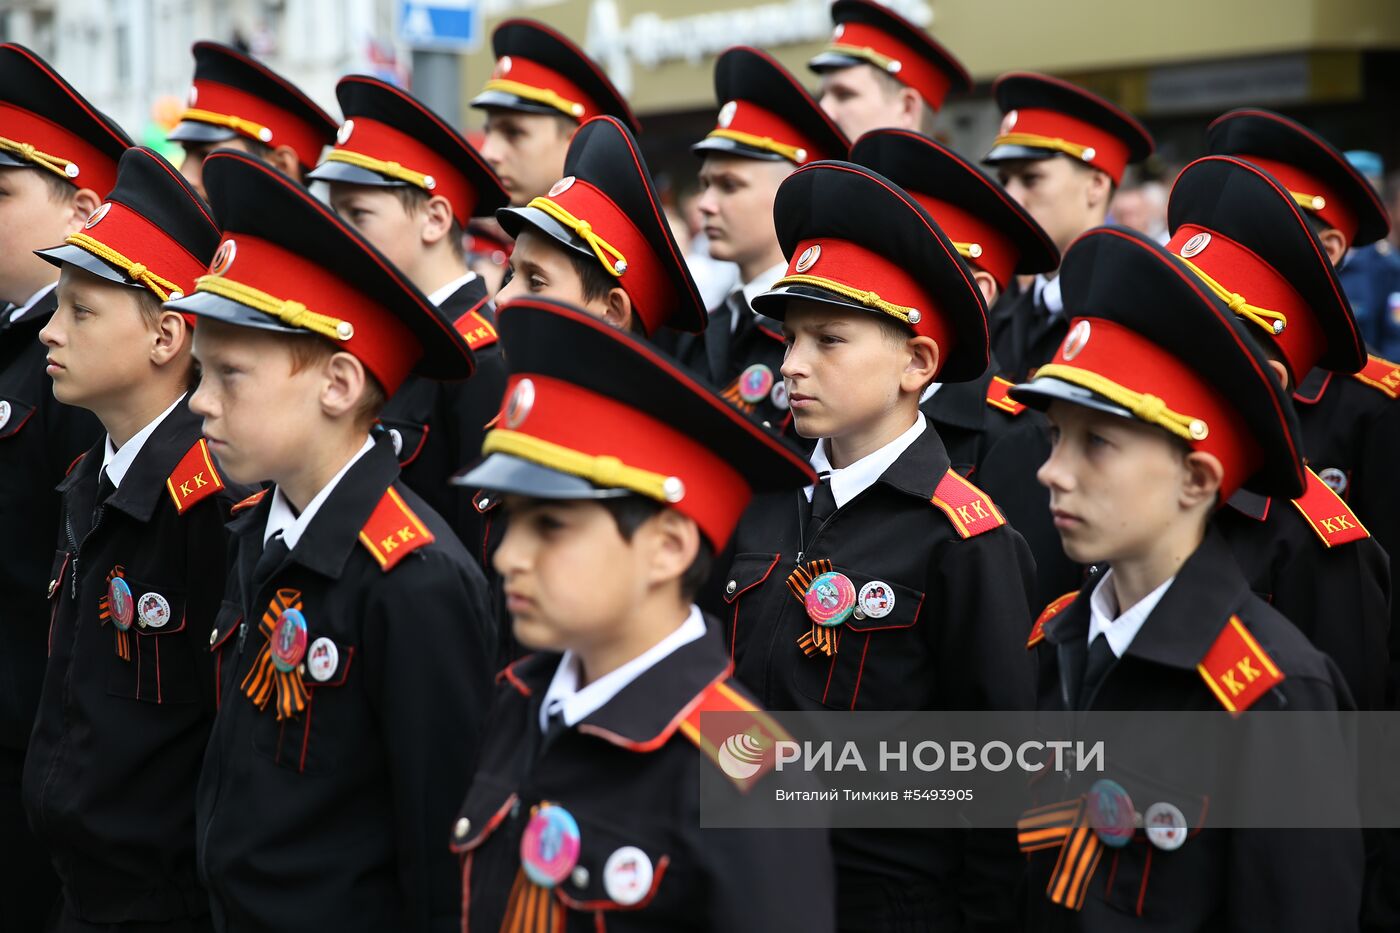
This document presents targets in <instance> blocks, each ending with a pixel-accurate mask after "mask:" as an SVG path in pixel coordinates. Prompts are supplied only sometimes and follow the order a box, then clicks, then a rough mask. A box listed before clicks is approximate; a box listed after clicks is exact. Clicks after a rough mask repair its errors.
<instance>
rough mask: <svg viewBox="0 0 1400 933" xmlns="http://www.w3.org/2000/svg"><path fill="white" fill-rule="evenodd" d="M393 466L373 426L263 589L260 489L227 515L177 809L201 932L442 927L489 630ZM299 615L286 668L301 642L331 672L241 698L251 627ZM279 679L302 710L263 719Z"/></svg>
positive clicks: (453, 542)
mask: <svg viewBox="0 0 1400 933" xmlns="http://www.w3.org/2000/svg"><path fill="white" fill-rule="evenodd" d="M398 474H399V468H398V463H397V461H396V460H395V457H394V451H393V448H392V446H391V444H390V442H389V439H388V438H381V440H380V441H379V442H378V443H377V444H376V445H375V447H374V448H373V449H372V450H370V451H369V452H368V453H366V454H365V455H364V457H362V458H361V459H360V460H359V461H358V462H356V463H355V464H354V466H352V467H351V468H350V470H349V471H348V472H347V473H346V474H345V476H343V477H342V478H341V480H340V482H339V483H338V484H337V485H336V487H335V489H334V490H333V491H332V492H331V493H330V495H329V497H328V498H327V499H326V501H325V502H324V504H323V506H322V507H321V509H320V510H319V511H318V512H317V513H316V515H315V517H314V518H313V519H312V520H311V522H310V524H309V525H308V526H307V528H306V530H305V532H304V534H303V535H302V537H301V539H300V540H299V541H298V542H297V544H296V547H294V548H293V549H292V551H291V554H290V555H289V556H288V557H287V558H286V559H284V560H283V561H282V562H281V564H280V565H279V566H278V568H277V569H275V570H273V571H271V572H270V574H269V575H268V576H267V579H266V580H265V581H255V580H254V568H255V565H256V564H257V561H258V558H259V556H260V555H261V553H262V550H263V533H264V530H265V529H266V527H267V516H268V512H269V510H270V505H271V497H270V496H264V497H263V499H262V501H261V502H259V503H258V504H257V505H256V506H255V507H253V508H250V509H248V510H247V511H245V512H243V513H242V514H240V515H239V516H238V517H237V518H235V519H234V521H233V522H231V523H230V525H229V528H230V531H231V533H232V536H233V542H232V552H233V571H232V575H231V577H230V579H229V585H228V589H227V591H226V595H225V597H224V602H223V606H222V609H221V610H220V613H219V618H218V622H217V628H216V630H215V631H214V632H213V633H212V635H211V640H212V646H211V649H210V650H211V652H212V655H213V660H214V666H215V674H216V677H217V698H218V703H219V707H218V713H217V715H216V716H215V720H214V731H213V734H212V736H211V737H210V742H209V750H208V753H207V755H206V756H205V760H204V770H203V772H202V773H201V775H200V780H199V789H198V793H197V796H196V809H195V816H196V822H197V831H198V841H197V846H198V858H199V870H200V876H201V879H202V880H203V881H204V883H205V884H206V885H207V886H208V888H209V891H210V895H211V901H212V908H213V916H214V921H215V926H216V928H217V929H220V930H229V931H239V933H241V931H245V930H247V931H254V930H293V929H302V930H343V931H351V930H411V931H426V930H434V931H436V930H444V931H445V930H452V929H456V918H457V912H458V898H459V895H460V890H459V886H458V877H457V872H456V868H455V865H454V863H453V859H452V853H451V852H450V851H449V850H448V848H447V845H446V843H445V841H444V838H443V833H444V832H445V830H444V827H447V826H450V825H451V821H452V814H453V812H454V811H455V809H456V807H457V805H458V804H459V803H460V802H461V793H462V788H463V787H464V786H465V785H466V783H467V781H468V779H469V777H470V775H471V772H472V768H473V767H474V764H475V761H476V751H477V747H478V743H479V741H480V737H481V732H482V726H483V724H484V722H485V712H486V706H487V704H488V703H489V702H490V691H491V682H492V681H491V677H492V671H493V668H492V661H493V660H494V657H495V645H494V643H493V641H494V624H493V622H492V620H491V618H490V616H489V614H488V608H487V600H486V583H485V581H484V580H483V578H482V575H481V570H480V568H479V567H478V566H477V564H476V562H475V561H474V560H472V559H471V557H470V556H469V555H468V554H467V553H466V551H465V549H464V548H463V547H462V545H461V543H460V542H459V541H458V540H457V539H456V537H455V536H454V535H453V534H452V532H451V530H450V529H449V528H448V526H447V523H446V522H445V521H444V520H443V519H442V518H441V517H440V516H439V515H438V514H437V513H436V512H433V511H432V510H431V509H429V508H428V506H427V505H426V504H425V503H424V502H423V500H422V499H420V498H419V497H418V496H417V495H415V494H414V493H413V492H412V491H410V490H409V489H408V488H407V487H405V486H404V485H403V484H402V483H400V482H398V481H397V480H398ZM298 607H299V608H300V611H301V612H302V613H303V614H304V616H305V619H306V627H307V643H308V645H309V646H310V648H309V651H308V654H307V661H306V662H305V663H304V664H303V665H302V666H301V667H302V668H303V669H305V668H307V667H308V665H310V664H311V659H312V657H313V656H315V655H317V654H318V646H317V640H318V639H326V640H327V641H326V642H323V643H322V645H321V646H320V647H321V649H322V650H321V651H320V652H319V655H320V657H321V658H322V660H323V661H324V659H325V657H326V656H327V654H329V656H330V657H331V659H333V661H334V665H333V667H330V666H329V665H327V667H329V669H327V667H322V668H321V669H320V670H321V676H323V677H324V679H317V677H316V676H313V674H312V673H311V672H310V671H307V670H298V671H292V672H290V673H289V674H288V675H285V677H286V679H285V680H281V681H277V682H276V690H275V691H274V693H273V695H272V698H271V699H270V700H269V701H268V702H267V705H266V706H265V707H264V708H261V709H260V708H258V707H257V706H256V705H255V704H254V702H253V700H252V699H251V698H250V696H249V695H248V693H247V692H246V691H245V689H244V687H243V685H244V683H245V678H248V676H249V672H250V671H253V670H254V669H255V667H257V665H258V664H259V662H261V661H263V660H264V658H263V652H264V650H265V649H266V648H267V646H268V637H267V634H266V631H267V628H268V626H270V625H271V624H272V623H273V622H275V620H276V618H277V617H278V615H279V613H280V612H281V611H282V610H283V609H284V608H298ZM330 647H333V648H334V651H333V652H328V651H327V650H326V649H328V648H330ZM292 678H297V679H299V680H300V681H301V683H302V684H303V686H304V687H305V689H306V693H307V694H308V696H307V698H306V701H305V707H304V709H303V710H302V711H301V712H299V713H295V714H293V715H291V716H288V717H286V718H283V719H281V720H280V721H279V719H278V715H277V712H278V711H277V709H276V707H277V705H278V701H279V698H280V697H281V696H282V695H283V693H282V690H283V687H284V686H288V687H289V681H290V680H291V679H292Z"/></svg>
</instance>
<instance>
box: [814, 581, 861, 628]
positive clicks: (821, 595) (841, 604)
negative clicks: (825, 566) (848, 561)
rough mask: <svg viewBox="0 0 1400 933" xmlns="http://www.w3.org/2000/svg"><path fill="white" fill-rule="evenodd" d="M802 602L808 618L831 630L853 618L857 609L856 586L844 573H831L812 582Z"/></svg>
mask: <svg viewBox="0 0 1400 933" xmlns="http://www.w3.org/2000/svg"><path fill="white" fill-rule="evenodd" d="M802 602H803V604H804V605H806V607H807V618H809V619H811V620H812V621H813V622H815V623H817V624H818V625H822V626H826V627H827V628H831V627H832V626H836V625H840V624H841V623H842V622H845V621H846V620H847V619H849V618H850V617H851V613H852V612H853V611H854V610H855V608H856V586H855V584H854V583H852V582H851V578H850V577H848V576H846V575H845V574H844V573H837V572H836V571H830V572H827V573H824V574H822V575H821V576H819V577H817V578H816V579H815V580H813V581H812V585H811V586H809V587H807V595H806V597H805V598H804V599H803V600H802Z"/></svg>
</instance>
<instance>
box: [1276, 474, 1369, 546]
mask: <svg viewBox="0 0 1400 933" xmlns="http://www.w3.org/2000/svg"><path fill="white" fill-rule="evenodd" d="M1307 474H1308V485H1307V489H1306V490H1305V491H1304V492H1303V495H1302V496H1300V497H1299V498H1297V499H1294V500H1293V507H1294V508H1296V509H1297V510H1298V511H1299V512H1300V513H1301V514H1302V516H1303V517H1304V518H1306V519H1307V520H1308V524H1309V525H1311V526H1312V530H1313V531H1315V532H1317V536H1318V537H1319V538H1321V539H1322V543H1323V544H1325V545H1327V546H1328V547H1336V546H1337V545H1339V544H1350V543H1351V542H1352V541H1360V540H1361V539H1362V538H1369V537H1371V533H1370V532H1369V531H1367V530H1366V526H1365V525H1362V524H1361V519H1359V518H1357V517H1356V515H1355V513H1353V512H1352V510H1351V509H1350V508H1348V507H1347V504H1346V503H1345V502H1343V501H1342V499H1341V497H1340V496H1338V495H1337V494H1336V493H1335V492H1333V491H1332V487H1331V486H1328V485H1327V484H1326V483H1325V482H1323V481H1322V479H1321V478H1320V477H1319V476H1318V475H1317V474H1316V473H1314V472H1313V471H1312V470H1310V469H1309V470H1307Z"/></svg>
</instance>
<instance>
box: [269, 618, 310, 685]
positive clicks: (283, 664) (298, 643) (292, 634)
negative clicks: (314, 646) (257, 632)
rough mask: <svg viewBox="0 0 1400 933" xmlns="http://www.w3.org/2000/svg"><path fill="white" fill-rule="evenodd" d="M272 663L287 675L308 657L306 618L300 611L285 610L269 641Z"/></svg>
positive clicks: (278, 619)
mask: <svg viewBox="0 0 1400 933" xmlns="http://www.w3.org/2000/svg"><path fill="white" fill-rule="evenodd" d="M268 650H269V651H270V652H271V654H272V663H273V666H275V667H276V668H277V669H278V670H279V671H282V672H283V673H286V672H288V671H292V670H295V669H296V666H297V665H298V664H300V663H301V659H302V658H304V657H306V616H304V615H302V614H301V610H299V609H291V608H288V609H283V610H282V614H281V615H280V616H279V617H278V618H277V625H276V626H274V627H273V630H272V637H271V638H270V639H268Z"/></svg>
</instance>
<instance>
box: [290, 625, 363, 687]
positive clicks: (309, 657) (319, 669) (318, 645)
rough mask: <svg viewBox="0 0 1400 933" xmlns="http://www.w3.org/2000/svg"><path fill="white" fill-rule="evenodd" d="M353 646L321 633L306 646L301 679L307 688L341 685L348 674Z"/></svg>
mask: <svg viewBox="0 0 1400 933" xmlns="http://www.w3.org/2000/svg"><path fill="white" fill-rule="evenodd" d="M354 657H355V646H354V645H346V644H342V643H340V642H338V641H336V640H335V639H333V638H327V637H326V636H324V635H322V636H320V637H319V638H313V639H311V642H310V644H308V645H307V646H306V661H305V662H304V663H305V667H306V673H305V674H304V675H303V676H302V678H301V680H302V683H304V684H305V685H306V686H307V687H308V688H309V689H316V688H319V687H342V686H344V685H345V678H346V677H347V676H349V674H350V661H351V660H352V659H353V658H354Z"/></svg>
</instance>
